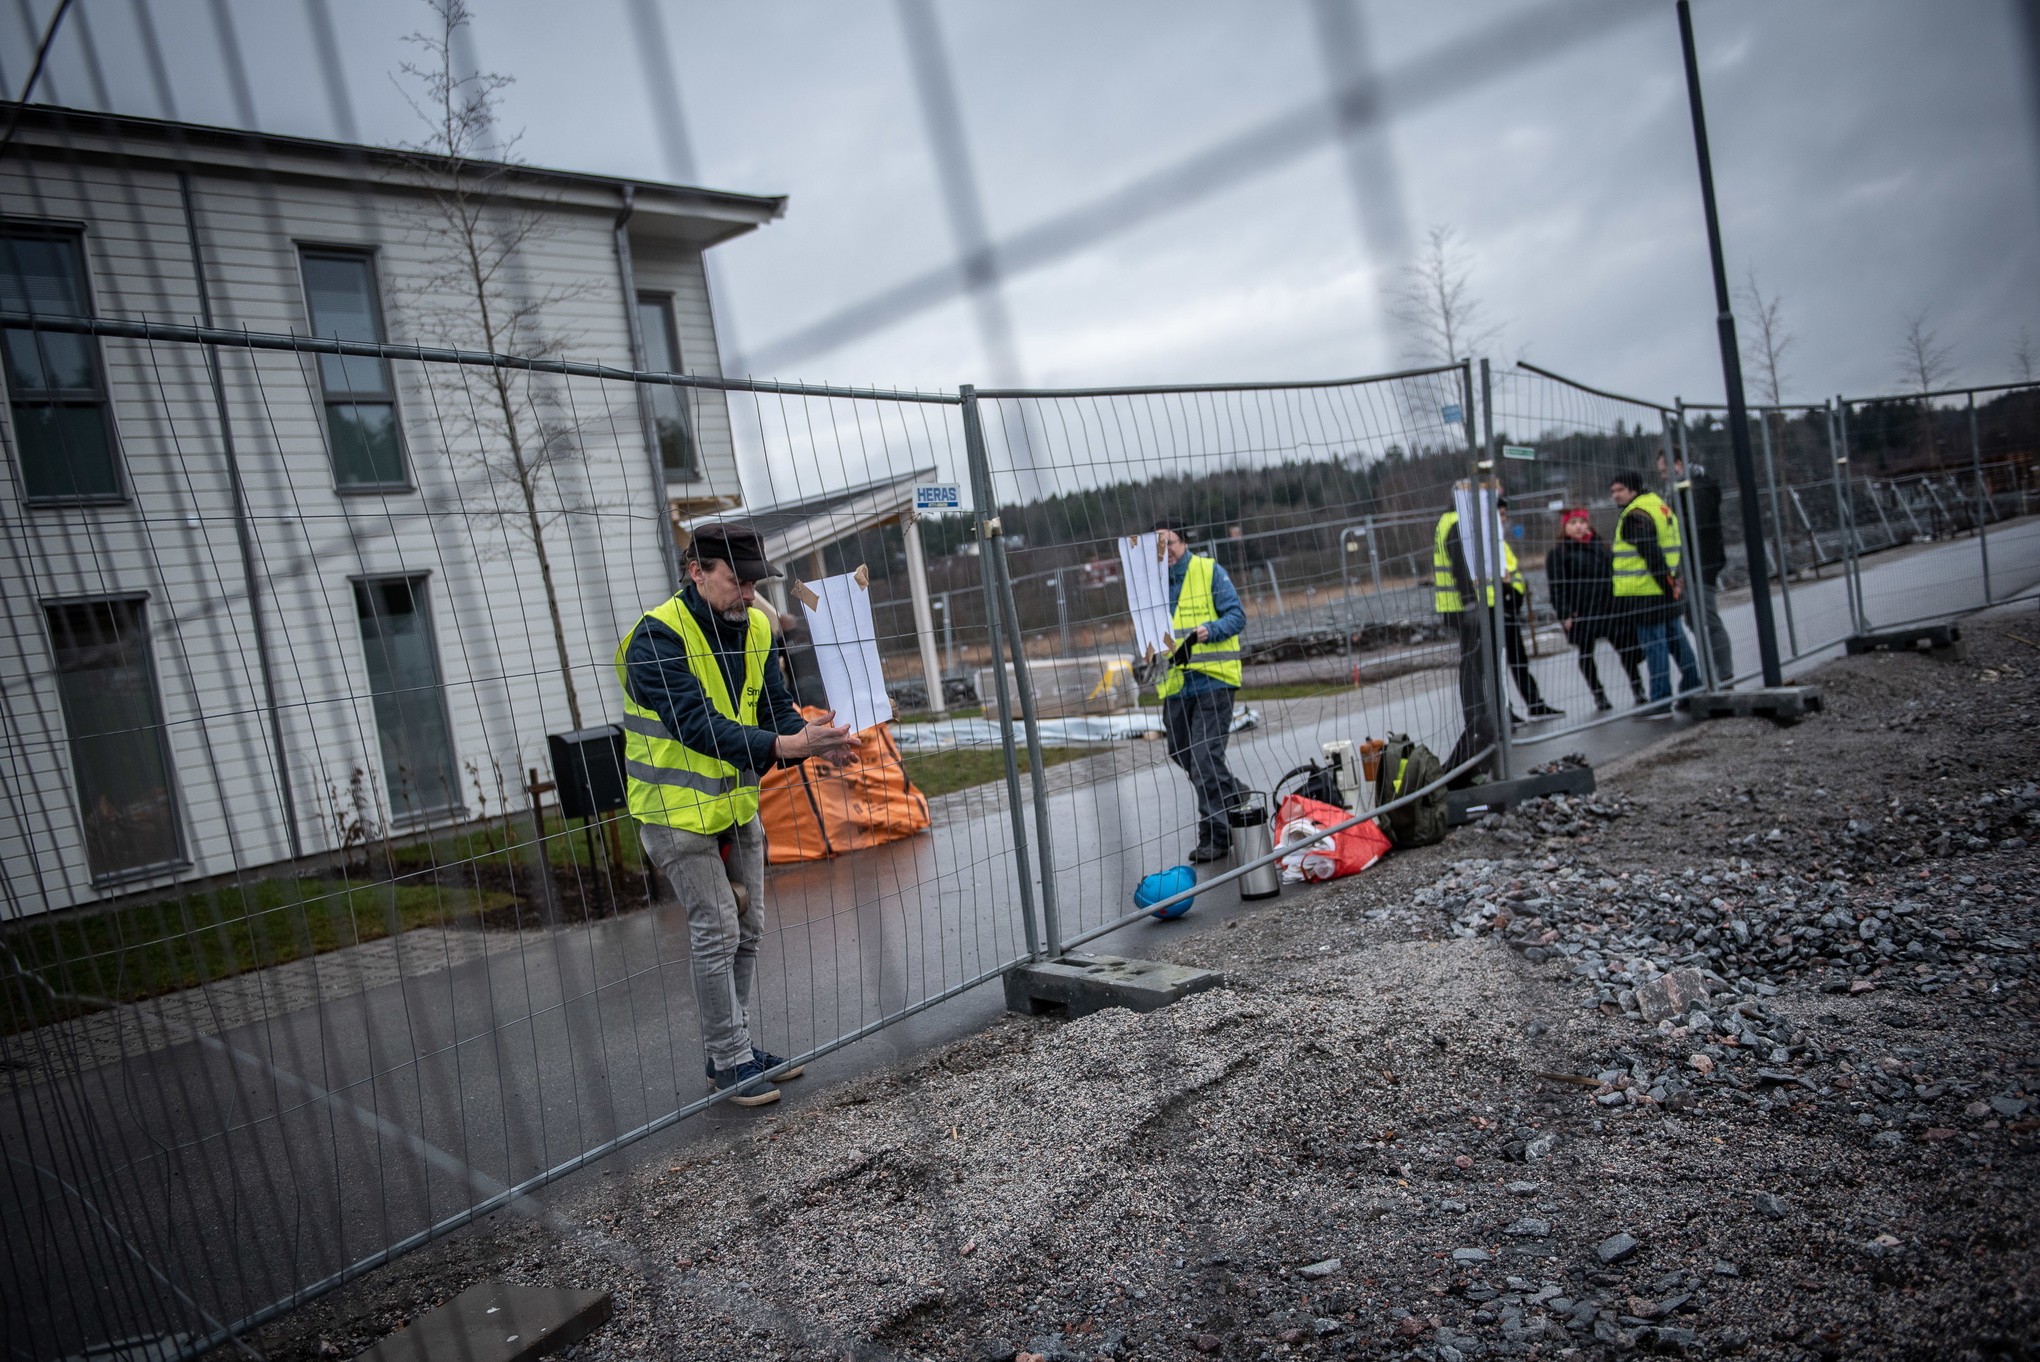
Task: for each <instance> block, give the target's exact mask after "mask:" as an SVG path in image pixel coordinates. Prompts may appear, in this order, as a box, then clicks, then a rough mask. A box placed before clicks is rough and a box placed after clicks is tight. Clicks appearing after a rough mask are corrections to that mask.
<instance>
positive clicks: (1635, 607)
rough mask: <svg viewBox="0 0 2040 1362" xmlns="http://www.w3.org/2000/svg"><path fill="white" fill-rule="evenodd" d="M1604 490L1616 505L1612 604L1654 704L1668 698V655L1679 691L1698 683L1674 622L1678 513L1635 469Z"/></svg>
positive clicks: (1658, 715) (1663, 711)
mask: <svg viewBox="0 0 2040 1362" xmlns="http://www.w3.org/2000/svg"><path fill="white" fill-rule="evenodd" d="M1608 494H1609V495H1610V496H1612V497H1614V498H1615V504H1616V505H1617V506H1619V507H1621V508H1622V517H1621V519H1619V520H1617V521H1616V522H1615V608H1616V609H1617V610H1618V611H1621V612H1622V613H1623V614H1625V615H1627V616H1628V618H1629V619H1630V620H1631V621H1632V622H1633V623H1634V624H1635V626H1636V641H1637V643H1638V644H1639V645H1640V646H1641V647H1642V648H1643V659H1644V664H1645V666H1647V667H1648V668H1649V670H1650V699H1651V703H1652V704H1654V705H1655V704H1658V703H1659V702H1661V701H1665V700H1669V699H1671V698H1672V668H1671V663H1672V662H1673V661H1674V660H1676V661H1677V662H1678V664H1679V690H1680V692H1681V693H1682V694H1683V693H1684V692H1687V691H1695V690H1699V689H1700V688H1701V685H1702V684H1703V683H1702V681H1701V679H1700V664H1699V662H1698V661H1697V660H1696V659H1695V658H1694V656H1693V649H1692V648H1691V647H1690V646H1689V645H1688V644H1687V642H1686V631H1685V629H1684V628H1682V627H1681V626H1680V624H1679V616H1680V615H1681V613H1683V607H1682V605H1681V602H1682V601H1683V600H1684V599H1685V595H1686V586H1685V582H1684V581H1683V580H1682V579H1681V578H1680V576H1679V555H1680V543H1679V518H1678V516H1676V515H1674V514H1672V508H1671V507H1670V506H1667V505H1666V504H1665V500H1664V498H1663V497H1661V496H1659V495H1658V494H1657V493H1655V492H1650V491H1646V490H1645V489H1644V485H1643V475H1642V474H1641V473H1617V474H1616V475H1615V477H1614V479H1613V480H1612V481H1611V482H1610V483H1609V485H1608ZM1681 703H1682V704H1683V703H1684V701H1683V700H1682V701H1681ZM1644 717H1647V718H1652V719H1669V718H1670V717H1671V709H1670V708H1669V707H1663V708H1659V709H1658V710H1656V711H1655V712H1653V713H1651V714H1649V715H1646V716H1644Z"/></svg>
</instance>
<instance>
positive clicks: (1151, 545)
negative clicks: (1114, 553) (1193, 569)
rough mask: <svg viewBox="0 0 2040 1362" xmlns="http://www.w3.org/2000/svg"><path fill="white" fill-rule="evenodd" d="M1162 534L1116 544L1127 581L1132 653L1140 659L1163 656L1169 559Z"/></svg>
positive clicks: (1168, 642)
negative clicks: (1163, 548) (1131, 626)
mask: <svg viewBox="0 0 2040 1362" xmlns="http://www.w3.org/2000/svg"><path fill="white" fill-rule="evenodd" d="M1160 539H1161V533H1160V531H1155V532H1152V533H1149V534H1130V535H1128V536H1126V538H1124V539H1122V540H1120V541H1119V567H1120V571H1121V573H1122V574H1123V575H1124V576H1125V578H1126V605H1127V609H1128V610H1130V611H1132V613H1133V651H1134V653H1135V654H1136V655H1137V656H1139V657H1143V658H1145V657H1148V656H1150V655H1152V654H1154V653H1158V652H1159V653H1166V652H1168V651H1169V649H1170V647H1171V640H1170V637H1169V619H1170V615H1171V611H1170V610H1169V560H1168V559H1167V558H1165V557H1163V556H1162V546H1161V543H1160Z"/></svg>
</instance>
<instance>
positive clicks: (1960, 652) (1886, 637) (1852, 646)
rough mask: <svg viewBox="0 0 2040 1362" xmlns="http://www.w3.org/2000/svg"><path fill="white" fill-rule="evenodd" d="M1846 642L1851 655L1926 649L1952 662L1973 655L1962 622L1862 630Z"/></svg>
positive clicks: (1932, 655) (1910, 651)
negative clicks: (1965, 639)
mask: <svg viewBox="0 0 2040 1362" xmlns="http://www.w3.org/2000/svg"><path fill="white" fill-rule="evenodd" d="M1844 646H1845V647H1847V648H1848V650H1849V653H1850V655H1851V656H1854V655H1855V654H1857V653H1912V652H1924V653H1926V654H1927V655H1929V656H1930V657H1938V658H1941V659H1943V660H1944V661H1948V662H1962V661H1965V660H1967V658H1968V656H1969V645H1968V644H1966V643H1964V642H1963V641H1962V626H1960V625H1958V624H1929V625H1924V626H1921V627H1920V628H1916V629H1893V630H1890V631H1889V632H1886V633H1882V634H1858V635H1856V636H1855V637H1854V638H1852V639H1850V640H1849V641H1848V643H1847V644H1846V645H1844Z"/></svg>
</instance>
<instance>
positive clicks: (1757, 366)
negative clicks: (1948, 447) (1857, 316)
mask: <svg viewBox="0 0 2040 1362" xmlns="http://www.w3.org/2000/svg"><path fill="white" fill-rule="evenodd" d="M1741 292H1742V304H1743V315H1744V317H1745V318H1746V319H1747V324H1746V325H1745V326H1744V328H1743V331H1742V350H1743V368H1745V369H1746V370H1748V371H1749V374H1750V377H1751V378H1753V379H1754V380H1755V384H1754V386H1755V387H1756V390H1757V396H1758V397H1759V398H1760V399H1761V400H1762V401H1763V402H1764V404H1765V405H1766V406H1772V407H1775V406H1777V405H1778V404H1779V403H1780V402H1782V401H1784V400H1785V398H1784V392H1785V355H1786V352H1788V351H1789V350H1791V349H1792V347H1793V346H1794V345H1796V344H1798V341H1799V338H1798V337H1797V336H1795V335H1793V334H1792V332H1791V331H1789V330H1788V329H1787V328H1786V326H1785V320H1784V317H1783V316H1782V315H1781V313H1782V311H1783V308H1784V299H1782V298H1780V297H1779V296H1778V295H1777V294H1775V293H1773V294H1772V295H1770V296H1769V297H1768V298H1767V297H1765V296H1764V290H1763V288H1762V287H1761V286H1759V285H1758V283H1757V272H1756V271H1755V270H1751V271H1750V273H1749V278H1748V279H1746V280H1745V281H1744V282H1743V286H1742V289H1741Z"/></svg>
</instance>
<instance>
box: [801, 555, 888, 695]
mask: <svg viewBox="0 0 2040 1362" xmlns="http://www.w3.org/2000/svg"><path fill="white" fill-rule="evenodd" d="M869 580H870V577H869V574H868V573H866V572H865V570H864V569H863V568H859V569H858V570H857V571H855V572H846V573H844V574H842V575H841V576H838V577H824V578H822V580H820V581H819V582H809V583H807V590H808V591H809V592H811V593H812V594H813V603H812V604H810V603H809V601H808V598H807V597H805V596H803V597H802V598H801V609H802V610H803V611H805V612H806V614H807V624H808V632H809V633H810V634H811V635H812V636H813V637H814V642H815V664H816V665H817V666H818V667H819V668H820V669H821V673H822V688H823V689H824V690H825V691H827V692H828V696H829V708H830V709H833V710H835V711H836V722H837V723H839V724H848V725H849V726H850V731H851V732H852V733H862V732H863V731H864V730H865V729H867V728H870V727H871V726H872V725H873V724H882V723H884V722H885V721H886V720H888V719H890V718H892V717H893V703H892V697H891V696H889V695H887V694H886V693H885V668H884V666H883V665H882V664H881V663H880V662H879V660H878V629H877V626H876V625H874V624H873V623H872V619H871V592H870V590H869V589H868V587H867V585H866V583H867V582H868V581H869Z"/></svg>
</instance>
